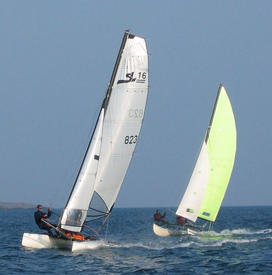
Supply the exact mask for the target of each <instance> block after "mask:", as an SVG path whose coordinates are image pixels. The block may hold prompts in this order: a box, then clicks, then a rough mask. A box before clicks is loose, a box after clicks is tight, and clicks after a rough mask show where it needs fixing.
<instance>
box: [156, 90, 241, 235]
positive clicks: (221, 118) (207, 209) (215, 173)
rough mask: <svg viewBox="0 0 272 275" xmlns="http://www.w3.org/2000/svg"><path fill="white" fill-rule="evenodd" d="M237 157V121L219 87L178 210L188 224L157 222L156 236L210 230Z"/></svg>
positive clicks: (178, 214)
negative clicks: (203, 224) (204, 222)
mask: <svg viewBox="0 0 272 275" xmlns="http://www.w3.org/2000/svg"><path fill="white" fill-rule="evenodd" d="M235 155H236V125H235V118H234V114H233V109H232V106H231V103H230V100H229V97H228V95H227V92H226V90H225V88H224V87H223V86H222V85H220V87H219V90H218V94H217V98H216V101H215V105H214V109H213V113H212V116H211V120H210V123H209V126H208V129H207V131H206V135H205V139H204V142H203V145H202V147H201V150H200V154H199V157H198V159H197V162H196V165H195V168H194V170H193V173H192V176H191V179H190V181H189V184H188V186H187V189H186V191H185V193H184V195H183V198H182V200H181V202H180V204H179V206H178V208H177V210H176V215H177V216H178V217H183V218H185V219H186V221H187V222H186V223H185V224H183V225H178V224H171V223H169V222H154V224H153V231H154V233H155V234H156V235H158V236H160V237H167V236H170V235H182V234H191V235H194V234H196V233H197V232H199V231H203V230H208V228H211V225H212V224H213V223H214V222H215V220H216V218H217V215H218V212H219V210H220V208H221V204H222V202H223V199H224V196H225V193H226V190H227V187H228V184H229V181H230V177H231V174H232V170H233V166H234V161H235ZM198 219H200V220H204V221H207V222H208V224H207V222H206V227H205V228H203V226H198V225H197V223H196V222H197V220H198ZM208 225H209V227H208Z"/></svg>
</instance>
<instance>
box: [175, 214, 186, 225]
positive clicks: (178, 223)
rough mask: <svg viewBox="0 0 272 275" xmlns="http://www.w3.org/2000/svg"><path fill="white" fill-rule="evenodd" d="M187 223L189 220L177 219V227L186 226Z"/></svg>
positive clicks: (179, 217)
mask: <svg viewBox="0 0 272 275" xmlns="http://www.w3.org/2000/svg"><path fill="white" fill-rule="evenodd" d="M186 223H187V220H186V219H185V218H184V217H182V216H177V217H176V225H181V226H184V225H185V224H186Z"/></svg>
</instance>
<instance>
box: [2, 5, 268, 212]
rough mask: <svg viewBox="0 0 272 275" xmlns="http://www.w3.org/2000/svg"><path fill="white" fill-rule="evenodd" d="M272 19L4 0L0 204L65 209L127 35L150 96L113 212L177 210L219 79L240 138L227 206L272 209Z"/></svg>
mask: <svg viewBox="0 0 272 275" xmlns="http://www.w3.org/2000/svg"><path fill="white" fill-rule="evenodd" d="M271 18H272V1H271V0H267V1H265V0H263V1H250V0H243V1H237V0H227V1H218V0H216V1H203V0H199V1H185V0H176V1H174V0H171V1H160V0H149V1H146V0H145V1H142V0H138V1H118V0H114V1H105V0H100V1H91V0H89V1H87V0H84V1H83V0H74V1H70V0H63V1H38V0H35V1H34V0H33V1H27V0H26V1H21V0H18V1H15V0H14V1H10V0H6V1H1V2H0V94H1V98H0V114H1V115H0V129H1V131H0V185H1V191H0V201H10V202H17V201H20V202H30V203H38V202H41V203H44V204H49V205H51V206H58V207H63V206H64V204H65V203H66V200H67V198H68V196H69V194H70V191H71V188H72V186H73V183H74V180H75V177H76V174H77V171H78V168H79V166H80V163H81V161H82V158H83V155H84V152H85V149H86V146H87V144H88V141H89V137H90V135H91V133H92V128H93V126H94V123H95V121H96V117H97V114H98V111H99V109H100V106H101V103H102V99H103V97H104V95H105V92H106V88H107V85H108V83H109V80H110V77H111V73H112V69H113V66H114V63H115V59H116V56H117V53H118V50H119V47H120V43H121V39H122V37H123V33H124V31H125V30H126V29H130V30H131V32H132V33H134V34H137V35H140V36H143V37H145V38H146V39H147V43H148V49H149V53H150V59H149V61H150V90H149V98H148V104H147V109H146V116H145V121H144V125H143V128H142V132H141V136H140V139H139V142H138V146H137V148H136V151H135V154H134V158H133V161H132V163H131V165H130V169H129V170H128V173H127V176H126V179H125V182H124V184H123V187H122V189H121V192H120V194H119V197H118V200H117V204H116V205H117V206H119V207H147V206H160V207H165V206H177V205H178V204H179V201H180V199H181V196H182V195H183V193H184V191H185V188H186V186H187V184H188V180H189V179H190V176H191V173H192V170H193V168H194V165H195V161H196V158H197V156H198V153H199V150H200V147H201V144H202V141H203V138H204V134H205V131H206V127H207V125H208V122H209V120H210V115H211V112H212V108H213V104H214V101H215V98H216V94H217V90H218V86H219V84H220V83H223V84H224V86H225V87H226V89H227V91H228V94H229V97H230V99H231V101H232V104H233V109H234V112H235V116H236V123H237V131H238V147H237V158H236V163H235V167H234V170H233V174H232V178H231V182H230V185H229V189H228V191H227V195H226V197H225V200H224V205H271V201H272V195H271V191H272V187H271V171H272V168H271V153H272V146H271V144H272V142H271V140H272V124H271V117H272V116H271V114H272V108H271V100H272V95H271V93H272V90H271V83H270V81H271V66H272V32H271Z"/></svg>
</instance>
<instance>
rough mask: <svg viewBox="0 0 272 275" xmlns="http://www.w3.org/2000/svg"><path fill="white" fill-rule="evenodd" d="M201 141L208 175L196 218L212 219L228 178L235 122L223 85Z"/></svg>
mask: <svg viewBox="0 0 272 275" xmlns="http://www.w3.org/2000/svg"><path fill="white" fill-rule="evenodd" d="M205 142H206V144H207V148H208V157H209V162H210V176H209V182H208V186H207V189H206V192H205V197H204V200H203V203H202V205H201V210H200V213H199V215H198V217H199V218H202V219H205V220H208V221H212V222H214V221H215V220H216V217H217V214H218V211H219V209H220V207H221V204H222V202H223V199H224V196H225V193H226V190H227V187H228V184H229V180H230V177H231V173H232V169H233V165H234V161H235V154H236V125H235V118H234V114H233V110H232V106H231V103H230V100H229V98H228V95H227V93H226V90H225V88H224V87H223V86H222V85H221V86H220V87H219V91H218V95H217V100H216V102H215V107H214V111H213V115H212V118H211V122H210V126H209V129H208V131H207V135H206V139H205Z"/></svg>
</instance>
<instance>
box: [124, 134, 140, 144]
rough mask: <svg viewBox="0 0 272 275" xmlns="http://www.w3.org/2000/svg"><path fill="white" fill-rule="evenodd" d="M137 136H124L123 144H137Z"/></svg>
mask: <svg viewBox="0 0 272 275" xmlns="http://www.w3.org/2000/svg"><path fill="white" fill-rule="evenodd" d="M137 138H138V136H137V135H135V136H125V144H135V143H136V142H137Z"/></svg>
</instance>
